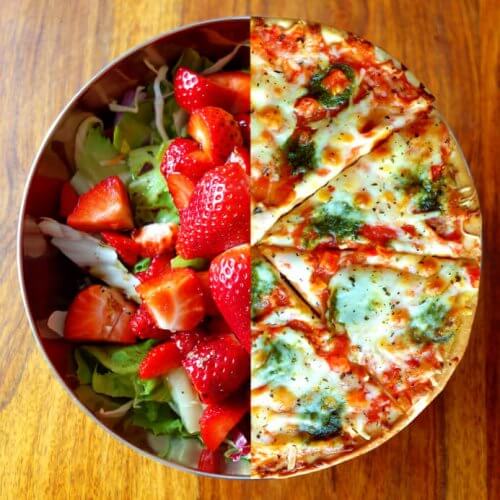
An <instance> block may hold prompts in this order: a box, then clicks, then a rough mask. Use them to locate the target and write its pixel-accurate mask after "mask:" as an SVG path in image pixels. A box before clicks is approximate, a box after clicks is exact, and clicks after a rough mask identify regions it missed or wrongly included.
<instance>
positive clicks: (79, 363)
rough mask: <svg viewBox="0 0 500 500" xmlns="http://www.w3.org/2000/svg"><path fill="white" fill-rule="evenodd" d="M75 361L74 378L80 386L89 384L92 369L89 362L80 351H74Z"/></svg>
mask: <svg viewBox="0 0 500 500" xmlns="http://www.w3.org/2000/svg"><path fill="white" fill-rule="evenodd" d="M75 361H76V376H77V377H78V381H79V382H80V384H82V385H86V384H90V382H91V381H92V371H93V367H91V364H90V362H89V361H88V360H87V359H85V355H84V353H83V352H82V350H81V349H75ZM94 365H95V363H94Z"/></svg>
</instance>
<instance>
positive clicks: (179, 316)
mask: <svg viewBox="0 0 500 500" xmlns="http://www.w3.org/2000/svg"><path fill="white" fill-rule="evenodd" d="M137 291H138V292H139V294H140V296H141V297H142V299H143V301H144V304H145V306H146V309H147V310H148V311H149V313H150V314H151V316H152V317H153V319H154V320H155V323H156V326H158V327H159V328H161V329H163V330H170V331H171V332H177V331H179V330H190V329H192V328H194V327H195V326H196V325H197V324H198V323H200V322H201V321H202V319H203V318H204V316H205V299H204V297H203V290H202V287H201V284H200V280H199V278H198V277H197V276H196V273H195V272H194V271H193V270H191V269H188V268H183V269H173V270H171V271H168V272H166V273H163V274H161V275H160V276H158V277H156V278H153V279H150V280H148V281H145V282H144V283H141V284H140V285H139V286H138V287H137Z"/></svg>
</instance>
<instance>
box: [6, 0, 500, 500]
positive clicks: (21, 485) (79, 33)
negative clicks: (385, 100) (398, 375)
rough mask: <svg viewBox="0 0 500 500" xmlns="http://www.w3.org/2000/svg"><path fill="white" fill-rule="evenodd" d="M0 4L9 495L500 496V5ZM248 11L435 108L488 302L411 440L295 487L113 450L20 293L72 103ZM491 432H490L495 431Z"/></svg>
mask: <svg viewBox="0 0 500 500" xmlns="http://www.w3.org/2000/svg"><path fill="white" fill-rule="evenodd" d="M283 5H284V3H283V2H282V1H277V0H276V1H274V0H272V1H264V0H262V1H257V0H249V1H247V2H245V1H230V0H208V1H205V2H203V3H202V2H181V1H170V0H169V1H167V0H163V1H161V2H160V1H155V0H151V1H146V0H139V1H134V2H132V1H130V2H124V1H122V0H114V1H104V0H102V1H99V0H88V1H79V0H2V2H0V27H1V28H2V29H1V30H0V72H1V76H2V79H1V83H0V96H1V102H2V107H3V123H2V126H1V127H0V150H1V151H2V153H3V154H2V159H3V163H2V164H1V167H0V168H1V171H2V174H3V179H4V183H3V187H2V196H1V197H0V219H1V221H2V228H3V235H2V236H3V237H2V239H1V241H0V254H1V255H4V256H5V257H4V259H3V260H2V261H1V262H0V276H1V284H0V303H1V304H2V305H3V308H2V319H1V321H2V328H1V330H0V498H2V499H3V498H51V499H52V498H85V499H88V498H99V499H100V498H103V499H106V498H113V499H121V498H124V499H125V498H138V499H140V498H148V499H154V498H169V499H176V498H182V499H191V498H200V499H212V498H213V499H216V498H217V499H219V498H231V499H233V500H237V499H239V498H248V497H249V496H250V497H251V498H256V499H257V498H259V499H260V498H263V499H264V498H273V499H290V498H300V499H304V500H309V499H315V498H340V499H344V498H347V499H356V498H363V499H369V498H426V499H427V498H428V499H433V498H445V497H446V498H450V499H460V498H474V499H478V500H479V499H482V498H486V496H487V492H488V491H489V492H494V491H497V492H498V486H499V485H498V466H497V465H496V460H498V455H497V451H498V444H499V434H498V428H499V425H498V417H497V415H498V410H499V408H498V371H497V370H496V364H497V363H498V350H497V347H496V346H497V343H498V342H497V332H498V327H497V325H498V324H500V308H499V307H498V302H499V301H498V299H499V298H500V297H499V295H500V294H499V292H498V291H497V289H498V287H497V283H498V282H500V269H499V267H498V265H497V264H496V257H497V256H498V251H497V248H498V247H499V245H498V243H499V242H500V237H499V236H497V234H496V232H495V228H496V226H497V224H496V222H498V216H497V207H498V206H500V203H499V193H500V191H499V190H498V187H497V186H498V185H499V183H498V182H497V181H498V180H499V179H498V174H497V171H496V168H495V167H496V161H495V160H496V158H497V156H498V153H499V150H498V139H497V135H498V134H497V132H496V120H497V117H498V111H499V105H498V103H499V95H498V84H497V82H496V80H495V75H496V74H498V66H496V67H495V62H497V64H498V55H499V52H498V34H497V31H498V26H499V25H500V20H499V16H498V8H497V5H496V2H495V1H494V0H485V1H482V2H480V1H479V0H477V1H476V0H470V1H469V0H462V1H455V0H428V1H427V2H417V1H415V0H365V1H359V2H351V1H349V0H342V1H337V2H323V1H308V2H295V3H291V2H290V4H289V5H287V6H286V8H285V7H284V6H283ZM248 12H252V13H255V14H262V15H274V16H285V15H286V16H288V17H305V18H309V19H312V20H318V21H322V22H324V23H327V24H331V25H334V26H336V27H339V28H343V29H347V30H350V31H353V32H356V33H358V34H360V35H362V36H364V37H366V38H367V39H369V40H371V41H372V42H374V43H376V44H378V45H380V46H382V47H383V48H385V49H386V50H387V51H388V52H389V53H391V54H392V55H394V56H396V57H398V58H400V59H401V60H402V61H403V62H404V63H405V64H406V65H407V66H408V67H409V68H411V69H412V70H413V71H414V72H415V74H416V75H417V76H418V77H419V78H420V79H421V80H422V81H424V82H425V83H426V85H427V86H428V87H429V88H430V90H431V91H432V92H433V93H434V94H435V95H436V97H437V103H438V107H439V109H440V110H441V111H442V112H443V113H444V115H445V117H446V118H447V119H448V121H449V123H450V125H451V126H452V128H453V129H454V130H455V132H456V134H457V137H458V139H459V141H460V143H461V145H462V147H463V149H464V152H465V155H466V157H467V158H468V160H469V162H470V165H471V168H472V170H473V173H474V176H475V179H476V183H477V186H478V189H479V193H480V197H481V202H482V210H483V215H484V217H485V220H486V221H487V225H486V227H485V235H484V243H485V252H484V256H485V264H484V275H483V281H482V289H481V303H480V307H479V312H478V317H477V319H476V323H475V327H474V331H473V334H472V337H471V342H470V344H469V348H468V351H467V353H466V355H465V358H464V360H463V362H462V363H461V364H460V366H459V367H458V369H457V371H456V373H455V375H454V377H453V378H452V380H451V381H450V383H449V385H448V387H447V388H446V390H445V391H444V393H443V394H442V395H441V396H440V397H439V398H438V399H437V400H436V401H435V403H434V404H432V405H431V407H430V408H428V409H427V410H425V412H424V413H423V414H422V415H421V416H420V417H419V418H418V419H417V420H416V421H415V422H414V423H413V424H412V425H411V426H410V427H409V428H408V429H406V430H405V431H403V432H401V433H400V434H399V435H398V436H396V437H395V438H394V439H392V440H391V441H390V442H389V443H387V444H385V445H384V446H383V447H381V448H379V449H377V450H375V451H374V452H372V453H370V454H369V455H367V456H365V457H362V458H360V459H357V460H355V461H353V462H350V463H347V464H343V465H340V466H338V467H336V468H334V469H330V470H327V471H324V472H320V473H316V474H312V475H309V476H304V477H300V478H295V479H290V480H286V481H275V480H274V481H261V482H255V483H251V484H249V483H248V482H243V481H217V480H210V479H204V478H196V477H195V476H191V475H188V474H185V473H181V472H177V471H174V470H172V469H169V468H166V467H163V466H161V465H159V464H156V463H154V462H152V461H150V460H148V459H145V458H143V457H140V456H138V455H136V454H135V453H133V452H131V451H130V450H128V449H127V448H125V447H123V446H121V445H120V444H118V443H116V442H115V441H114V440H113V439H112V438H111V437H109V436H108V435H107V434H106V433H105V432H104V431H103V430H101V429H100V428H98V427H97V426H95V425H94V424H93V423H92V422H91V421H90V419H88V418H87V417H85V416H84V415H83V414H82V413H81V412H80V411H79V410H78V409H77V408H76V407H75V406H74V405H73V403H72V402H71V400H70V399H69V398H68V396H67V395H66V394H65V392H64V391H63V389H62V388H61V387H60V386H59V385H58V383H57V382H56V381H55V380H53V379H52V377H51V375H50V371H49V369H48V368H47V367H46V366H45V364H44V361H43V359H42V357H41V356H40V355H39V354H38V352H37V351H36V349H35V347H34V343H33V341H32V340H31V336H30V333H29V329H28V325H27V321H26V320H25V318H24V314H23V308H22V305H21V301H20V297H19V293H17V292H16V289H17V277H16V269H15V265H14V256H15V234H16V228H15V226H16V218H17V207H18V205H19V202H20V199H21V194H22V189H23V183H24V179H25V176H26V173H27V171H28V169H29V165H30V163H31V160H32V158H33V156H34V154H35V152H36V149H37V148H38V146H39V144H40V142H41V140H42V138H43V135H44V133H45V131H46V130H47V128H48V127H49V125H50V123H51V122H52V121H53V119H54V118H55V116H56V115H57V113H58V111H59V110H60V109H61V108H62V106H63V105H64V103H65V102H66V101H67V100H68V99H69V98H70V97H71V96H72V95H73V93H74V92H75V91H76V90H78V88H79V87H80V86H81V85H82V84H83V83H84V82H85V81H86V80H87V79H88V78H89V77H90V76H91V75H92V74H93V73H94V72H95V71H96V70H97V69H99V68H100V67H101V66H102V65H104V64H105V63H106V62H107V61H109V60H110V59H111V58H112V57H115V56H116V55H118V54H119V53H121V52H123V51H124V50H126V49H128V48H130V47H132V46H133V45H135V44H137V43H139V42H141V41H142V40H144V39H147V38H148V37H151V36H153V35H155V34H157V33H159V32H161V31H164V30H168V29H171V28H174V27H176V26H179V25H181V24H185V23H188V22H193V21H196V20H200V19H204V18H208V17H219V16H224V15H236V14H238V15H241V14H245V13H248ZM495 424H496V425H495Z"/></svg>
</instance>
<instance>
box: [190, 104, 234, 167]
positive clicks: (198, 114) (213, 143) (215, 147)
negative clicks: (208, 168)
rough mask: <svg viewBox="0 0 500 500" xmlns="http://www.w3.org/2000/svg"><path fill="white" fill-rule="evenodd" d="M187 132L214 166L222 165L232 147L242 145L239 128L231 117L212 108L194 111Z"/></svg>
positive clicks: (219, 109)
mask: <svg viewBox="0 0 500 500" xmlns="http://www.w3.org/2000/svg"><path fill="white" fill-rule="evenodd" d="M187 130H188V133H189V135H190V136H191V137H193V138H194V139H195V140H196V141H197V142H198V143H199V144H200V146H201V149H202V150H203V151H204V153H205V154H206V155H207V157H208V158H209V160H210V161H211V162H212V163H213V164H215V165H221V164H223V163H224V162H225V161H226V160H227V157H228V156H229V155H230V154H231V151H232V150H233V149H234V147H235V146H241V145H242V144H243V139H242V137H241V132H240V127H239V126H238V124H237V123H236V121H235V120H234V118H233V117H232V115H231V114H230V113H228V112H227V111H224V110H223V109H221V108H216V107H214V106H207V107H205V108H200V109H197V110H196V111H194V112H193V113H192V114H191V116H190V117H189V121H188V125H187Z"/></svg>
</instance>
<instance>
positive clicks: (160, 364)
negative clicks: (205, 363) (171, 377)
mask: <svg viewBox="0 0 500 500" xmlns="http://www.w3.org/2000/svg"><path fill="white" fill-rule="evenodd" d="M181 362H182V356H181V353H180V351H179V349H177V347H176V345H175V343H174V342H172V341H170V342H165V343H164V344H160V345H157V346H154V347H153V348H152V349H151V350H150V351H149V352H148V353H147V354H146V356H144V359H143V360H142V361H141V364H140V366H139V378H142V379H148V378H156V377H160V376H162V375H165V374H167V373H168V372H169V371H170V370H173V369H174V368H178V367H179V366H181Z"/></svg>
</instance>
